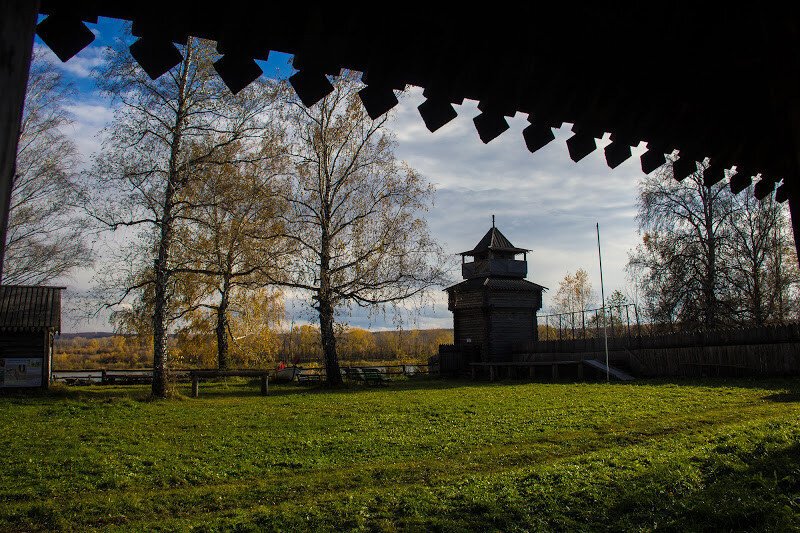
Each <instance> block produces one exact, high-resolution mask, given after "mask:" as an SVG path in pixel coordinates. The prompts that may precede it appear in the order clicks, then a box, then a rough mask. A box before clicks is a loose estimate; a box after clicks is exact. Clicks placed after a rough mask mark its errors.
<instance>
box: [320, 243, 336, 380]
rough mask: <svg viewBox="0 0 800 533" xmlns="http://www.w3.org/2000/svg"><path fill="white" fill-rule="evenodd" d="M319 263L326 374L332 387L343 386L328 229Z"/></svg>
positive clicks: (321, 330) (321, 329) (321, 324)
mask: <svg viewBox="0 0 800 533" xmlns="http://www.w3.org/2000/svg"><path fill="white" fill-rule="evenodd" d="M320 251H321V252H322V253H321V254H320V261H319V265H320V268H319V278H320V284H319V291H317V299H318V302H317V303H318V305H319V307H318V309H319V332H320V336H321V337H322V353H323V356H324V358H325V374H326V375H327V382H328V385H330V386H334V387H335V386H339V385H341V384H342V374H341V371H340V369H339V356H338V355H337V353H336V336H335V335H334V333H333V295H332V294H331V273H330V264H331V254H330V237H329V236H328V232H327V228H325V227H323V230H322V239H321V247H320Z"/></svg>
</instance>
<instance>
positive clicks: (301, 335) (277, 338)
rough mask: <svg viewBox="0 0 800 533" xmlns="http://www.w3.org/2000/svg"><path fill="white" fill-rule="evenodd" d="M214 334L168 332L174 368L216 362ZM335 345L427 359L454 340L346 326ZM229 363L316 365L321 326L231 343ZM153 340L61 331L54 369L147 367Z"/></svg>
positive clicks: (358, 352) (375, 356)
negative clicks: (188, 334)
mask: <svg viewBox="0 0 800 533" xmlns="http://www.w3.org/2000/svg"><path fill="white" fill-rule="evenodd" d="M215 340H216V339H215V338H214V336H213V335H194V336H191V337H189V336H184V335H171V336H170V338H169V344H170V348H171V350H172V351H173V353H175V354H176V355H175V356H176V362H175V365H174V367H175V368H214V367H215V366H216V344H215ZM336 340H337V348H338V350H339V353H340V357H341V359H342V362H343V363H344V364H348V363H359V362H370V363H379V362H383V363H426V362H427V360H428V358H429V357H431V356H433V355H436V354H437V353H438V350H439V345H440V344H450V343H452V342H453V330H452V329H410V330H392V331H368V330H365V329H361V328H348V329H346V330H344V331H341V332H339V334H338V335H337V339H336ZM231 355H232V363H233V364H234V365H235V366H236V367H237V368H239V367H240V368H247V367H249V368H271V367H274V366H275V365H277V364H278V363H279V362H280V361H284V362H286V363H287V364H292V363H293V362H297V363H298V364H301V365H316V364H319V363H321V362H322V347H321V345H320V341H319V329H318V328H317V327H316V326H308V325H304V326H296V327H294V328H293V329H292V331H291V333H290V332H283V333H276V334H275V335H274V337H271V338H269V339H266V340H265V342H264V343H263V344H262V345H260V346H259V345H254V343H253V342H247V343H239V344H236V343H235V342H234V344H233V345H232V350H231ZM152 364H153V341H152V339H151V338H146V337H141V336H138V335H118V334H114V333H106V332H89V333H65V334H62V335H61V336H60V337H59V338H57V339H56V341H55V347H54V354H53V368H54V369H55V370H72V369H92V368H107V369H112V368H151V367H152Z"/></svg>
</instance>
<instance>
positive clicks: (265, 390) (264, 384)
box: [261, 372, 269, 396]
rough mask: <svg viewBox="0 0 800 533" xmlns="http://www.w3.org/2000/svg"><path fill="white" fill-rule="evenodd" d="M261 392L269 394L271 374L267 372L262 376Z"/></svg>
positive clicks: (264, 394)
mask: <svg viewBox="0 0 800 533" xmlns="http://www.w3.org/2000/svg"><path fill="white" fill-rule="evenodd" d="M261 394H262V395H263V396H266V395H267V394H269V374H268V373H267V372H264V374H263V375H262V376H261Z"/></svg>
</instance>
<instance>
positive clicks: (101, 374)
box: [100, 368, 108, 385]
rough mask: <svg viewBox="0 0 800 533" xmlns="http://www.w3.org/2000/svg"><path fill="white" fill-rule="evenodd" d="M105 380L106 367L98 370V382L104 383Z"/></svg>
mask: <svg viewBox="0 0 800 533" xmlns="http://www.w3.org/2000/svg"><path fill="white" fill-rule="evenodd" d="M107 381H108V379H107V378H106V369H105V368H104V369H103V370H101V371H100V384H101V385H105V384H106V383H107Z"/></svg>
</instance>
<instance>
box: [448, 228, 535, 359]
mask: <svg viewBox="0 0 800 533" xmlns="http://www.w3.org/2000/svg"><path fill="white" fill-rule="evenodd" d="M529 251H530V250H526V249H524V248H517V247H516V246H514V245H513V244H511V242H510V241H509V240H508V239H507V238H506V237H505V236H504V235H503V234H502V233H501V232H500V230H499V229H497V228H496V227H495V226H494V224H492V228H491V229H490V230H489V231H488V232H487V233H486V235H484V237H483V238H482V239H481V240H480V242H479V243H478V244H477V245H476V246H475V248H474V249H472V250H469V251H467V252H463V253H462V254H461V257H462V264H461V273H462V276H463V277H464V281H462V282H461V283H458V284H457V285H453V286H452V287H448V288H447V289H445V290H446V291H447V295H448V309H450V311H452V312H453V336H454V344H455V348H456V350H457V351H458V352H460V353H461V354H462V359H463V358H465V357H466V358H467V359H470V361H466V360H464V361H461V365H462V366H463V365H465V364H467V363H469V362H476V361H473V359H479V360H480V361H484V362H487V361H493V360H510V355H511V350H512V347H513V346H514V345H524V344H526V343H530V342H533V341H536V340H537V338H538V334H537V324H536V311H538V310H539V309H540V308H541V307H542V291H543V290H545V287H542V286H541V285H537V284H536V283H532V282H530V281H528V280H526V279H524V278H525V276H527V274H528V263H527V253H528V252H529ZM518 256H522V257H521V259H518V258H517V257H518Z"/></svg>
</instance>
